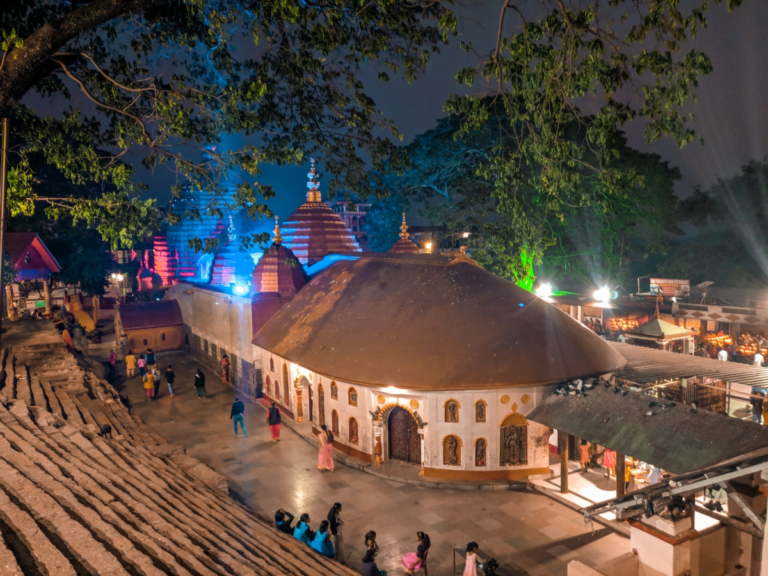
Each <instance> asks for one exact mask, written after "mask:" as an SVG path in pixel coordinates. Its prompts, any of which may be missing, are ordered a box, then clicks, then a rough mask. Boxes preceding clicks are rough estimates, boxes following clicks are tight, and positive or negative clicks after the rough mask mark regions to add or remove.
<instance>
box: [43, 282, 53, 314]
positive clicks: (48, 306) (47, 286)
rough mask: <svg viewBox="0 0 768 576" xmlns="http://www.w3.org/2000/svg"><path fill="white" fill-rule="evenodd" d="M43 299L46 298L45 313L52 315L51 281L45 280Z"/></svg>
mask: <svg viewBox="0 0 768 576" xmlns="http://www.w3.org/2000/svg"><path fill="white" fill-rule="evenodd" d="M43 298H45V313H46V314H50V313H51V280H50V278H46V279H44V280H43Z"/></svg>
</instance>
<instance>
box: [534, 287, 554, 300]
mask: <svg viewBox="0 0 768 576" xmlns="http://www.w3.org/2000/svg"><path fill="white" fill-rule="evenodd" d="M536 296H538V297H539V298H549V297H550V296H552V285H551V284H539V287H538V288H536Z"/></svg>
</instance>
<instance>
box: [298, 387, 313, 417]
mask: <svg viewBox="0 0 768 576" xmlns="http://www.w3.org/2000/svg"><path fill="white" fill-rule="evenodd" d="M305 396H306V399H307V407H308V408H309V422H312V384H310V382H309V380H308V379H307V378H306V376H300V377H299V378H298V380H296V416H297V421H298V422H303V421H304V414H306V413H307V411H306V410H305V406H304V397H305Z"/></svg>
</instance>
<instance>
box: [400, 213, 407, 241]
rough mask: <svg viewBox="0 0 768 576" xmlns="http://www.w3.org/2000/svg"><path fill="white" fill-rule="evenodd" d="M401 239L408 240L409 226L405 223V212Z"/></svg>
mask: <svg viewBox="0 0 768 576" xmlns="http://www.w3.org/2000/svg"><path fill="white" fill-rule="evenodd" d="M400 238H402V239H403V240H408V224H406V223H405V212H403V224H402V226H400Z"/></svg>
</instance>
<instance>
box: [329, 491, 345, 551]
mask: <svg viewBox="0 0 768 576" xmlns="http://www.w3.org/2000/svg"><path fill="white" fill-rule="evenodd" d="M342 526H344V521H343V520H342V519H341V504H340V503H339V502H336V503H335V504H334V505H333V506H331V509H330V510H329V511H328V527H329V529H330V531H331V538H332V539H333V547H334V548H335V549H336V562H338V563H339V564H346V562H347V557H346V550H345V549H344V534H343V533H342V530H341V527H342Z"/></svg>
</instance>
